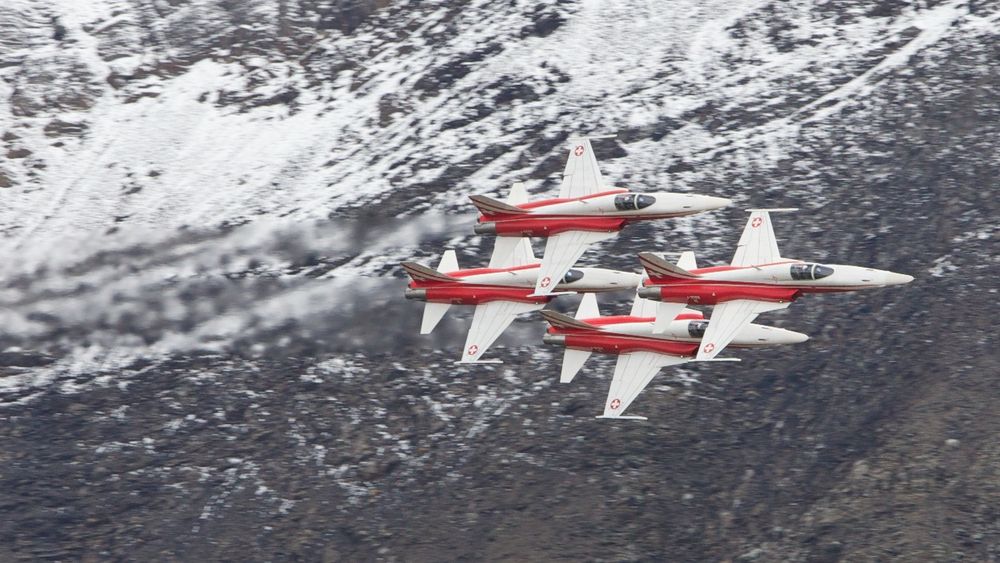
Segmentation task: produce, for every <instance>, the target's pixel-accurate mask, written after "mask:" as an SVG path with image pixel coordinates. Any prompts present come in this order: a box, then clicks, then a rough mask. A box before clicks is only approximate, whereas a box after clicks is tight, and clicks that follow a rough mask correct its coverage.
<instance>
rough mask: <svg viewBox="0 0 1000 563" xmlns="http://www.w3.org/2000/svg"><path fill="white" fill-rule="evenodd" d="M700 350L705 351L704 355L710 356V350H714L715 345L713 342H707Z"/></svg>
mask: <svg viewBox="0 0 1000 563" xmlns="http://www.w3.org/2000/svg"><path fill="white" fill-rule="evenodd" d="M702 349H703V350H704V351H705V353H706V354H711V353H712V350H715V343H714V342H709V343H708V344H706V345H705V347H704V348H702Z"/></svg>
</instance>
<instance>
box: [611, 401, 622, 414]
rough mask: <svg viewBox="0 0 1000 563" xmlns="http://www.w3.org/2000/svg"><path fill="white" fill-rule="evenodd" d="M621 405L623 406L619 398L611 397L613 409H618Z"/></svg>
mask: <svg viewBox="0 0 1000 563" xmlns="http://www.w3.org/2000/svg"><path fill="white" fill-rule="evenodd" d="M620 406H622V402H621V401H619V400H618V399H611V405H610V407H611V410H613V411H616V410H618V407H620Z"/></svg>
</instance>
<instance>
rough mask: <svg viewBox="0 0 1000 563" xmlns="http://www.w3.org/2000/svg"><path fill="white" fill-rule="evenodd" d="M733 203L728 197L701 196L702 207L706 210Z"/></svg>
mask: <svg viewBox="0 0 1000 563" xmlns="http://www.w3.org/2000/svg"><path fill="white" fill-rule="evenodd" d="M732 204H733V200H731V199H729V198H728V197H715V196H708V195H706V196H702V207H703V208H704V209H706V210H708V209H721V208H723V207H729V206H730V205H732Z"/></svg>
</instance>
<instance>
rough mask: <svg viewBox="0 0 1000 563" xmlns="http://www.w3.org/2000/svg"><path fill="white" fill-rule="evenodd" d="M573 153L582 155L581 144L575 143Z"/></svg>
mask: <svg viewBox="0 0 1000 563" xmlns="http://www.w3.org/2000/svg"><path fill="white" fill-rule="evenodd" d="M573 154H575V155H576V156H583V145H577V146H576V148H575V149H573Z"/></svg>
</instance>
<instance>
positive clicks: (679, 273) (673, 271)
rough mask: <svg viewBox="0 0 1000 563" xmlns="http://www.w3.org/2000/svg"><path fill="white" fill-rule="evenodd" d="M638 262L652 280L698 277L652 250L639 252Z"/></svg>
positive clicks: (692, 278) (691, 278)
mask: <svg viewBox="0 0 1000 563" xmlns="http://www.w3.org/2000/svg"><path fill="white" fill-rule="evenodd" d="M639 262H640V263H641V264H642V267H643V268H645V269H646V273H648V274H649V279H650V280H652V281H654V282H656V281H664V280H696V279H698V278H699V276H698V274H692V273H691V272H689V271H687V270H685V269H684V268H681V267H680V266H675V265H673V264H671V263H670V262H667V261H666V260H664V259H663V258H660V257H659V256H657V255H655V254H653V253H652V252H640V253H639Z"/></svg>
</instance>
